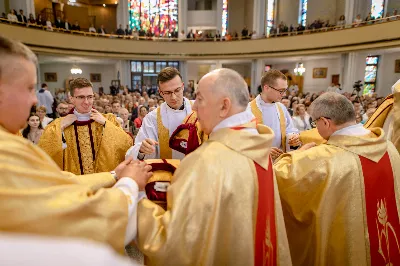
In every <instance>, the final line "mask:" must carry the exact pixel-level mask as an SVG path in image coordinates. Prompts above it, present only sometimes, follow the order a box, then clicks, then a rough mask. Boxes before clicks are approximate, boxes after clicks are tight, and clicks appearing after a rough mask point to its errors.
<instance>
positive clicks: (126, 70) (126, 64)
mask: <svg viewBox="0 0 400 266" xmlns="http://www.w3.org/2000/svg"><path fill="white" fill-rule="evenodd" d="M118 71H119V80H120V82H121V85H122V86H126V85H128V87H129V88H131V87H132V82H131V69H130V61H129V60H119V61H118V62H117V63H116V64H115V78H114V79H118Z"/></svg>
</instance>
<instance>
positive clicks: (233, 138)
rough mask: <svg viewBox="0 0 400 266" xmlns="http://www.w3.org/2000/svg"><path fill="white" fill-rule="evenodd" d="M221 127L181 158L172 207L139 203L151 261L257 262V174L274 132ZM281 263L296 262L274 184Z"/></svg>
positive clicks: (141, 238) (144, 247)
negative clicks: (292, 255)
mask: <svg viewBox="0 0 400 266" xmlns="http://www.w3.org/2000/svg"><path fill="white" fill-rule="evenodd" d="M258 129H259V132H260V135H253V134H251V133H249V132H246V131H245V130H239V131H237V130H232V129H221V130H218V131H217V132H214V133H212V134H211V135H210V138H209V140H208V141H206V142H205V143H203V144H202V145H201V146H200V147H199V148H198V149H197V150H195V151H194V152H192V153H190V154H189V155H188V156H186V157H185V159H184V160H182V162H181V164H180V166H179V168H178V170H177V171H176V172H175V175H174V177H173V180H172V184H171V186H170V187H169V188H168V193H167V201H168V208H167V211H164V210H163V209H162V208H161V207H159V206H158V205H156V204H154V203H152V202H151V201H149V200H147V199H144V200H141V201H140V202H139V204H138V247H139V249H140V250H141V251H142V252H143V253H144V254H145V255H146V256H147V257H148V258H149V261H148V265H253V264H254V233H255V232H254V231H255V219H256V217H257V213H256V210H257V201H258V179H257V173H256V169H255V165H254V162H257V163H258V164H260V165H261V166H262V167H265V169H268V167H271V166H270V165H269V161H268V160H269V159H268V158H269V150H270V148H269V147H270V146H271V143H272V138H273V134H272V131H271V130H270V129H269V128H267V127H265V126H262V125H261V126H258ZM275 193H276V197H275V206H276V207H275V209H276V213H275V215H276V216H275V219H276V225H277V226H276V234H277V247H275V248H276V249H277V255H278V259H277V261H278V265H291V261H290V256H289V254H288V252H289V251H288V248H287V238H286V233H285V228H284V223H283V217H282V213H281V206H280V199H279V197H278V193H279V192H278V190H277V185H276V183H275Z"/></svg>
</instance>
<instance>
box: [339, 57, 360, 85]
mask: <svg viewBox="0 0 400 266" xmlns="http://www.w3.org/2000/svg"><path fill="white" fill-rule="evenodd" d="M356 59H357V54H356V53H355V52H351V53H347V54H343V55H342V56H341V60H340V61H341V62H340V65H341V78H340V81H341V82H342V83H341V85H342V88H343V90H344V91H347V92H352V91H353V84H354V82H355V81H356V79H357V73H356V69H357V67H359V66H357V60H356Z"/></svg>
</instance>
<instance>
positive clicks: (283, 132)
mask: <svg viewBox="0 0 400 266" xmlns="http://www.w3.org/2000/svg"><path fill="white" fill-rule="evenodd" d="M275 104H276V107H277V108H278V111H279V125H280V127H281V142H282V149H283V151H284V152H286V122H285V120H286V119H285V114H284V113H283V110H282V108H281V106H280V105H279V104H278V103H275Z"/></svg>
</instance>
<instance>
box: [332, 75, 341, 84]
mask: <svg viewBox="0 0 400 266" xmlns="http://www.w3.org/2000/svg"><path fill="white" fill-rule="evenodd" d="M339 79H340V75H332V83H333V84H335V85H338V84H339Z"/></svg>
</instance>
